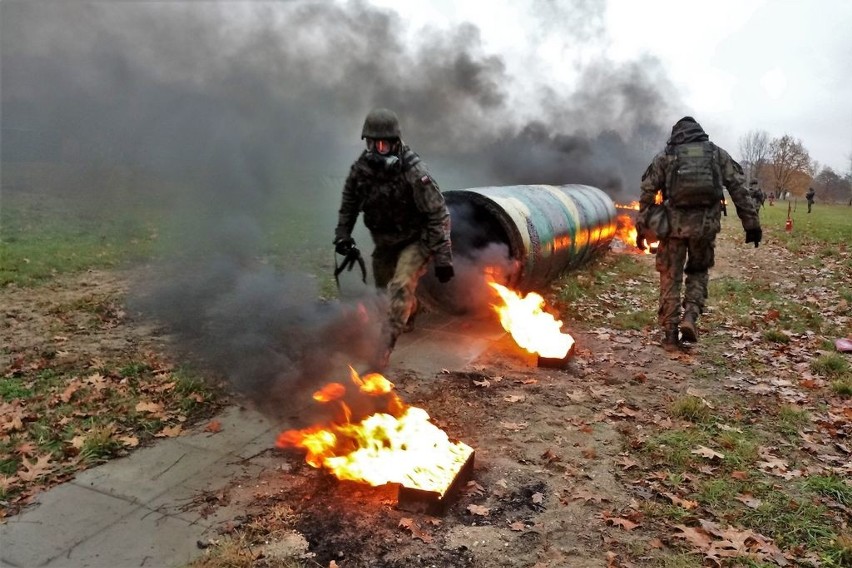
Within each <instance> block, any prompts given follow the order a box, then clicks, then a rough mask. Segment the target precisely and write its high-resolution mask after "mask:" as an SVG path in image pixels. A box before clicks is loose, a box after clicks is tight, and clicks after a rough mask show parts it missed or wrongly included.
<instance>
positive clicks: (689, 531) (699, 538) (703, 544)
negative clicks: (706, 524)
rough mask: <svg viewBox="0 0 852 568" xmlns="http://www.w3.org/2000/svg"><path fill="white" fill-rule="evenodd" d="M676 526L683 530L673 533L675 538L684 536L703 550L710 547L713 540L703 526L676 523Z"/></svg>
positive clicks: (683, 537)
mask: <svg viewBox="0 0 852 568" xmlns="http://www.w3.org/2000/svg"><path fill="white" fill-rule="evenodd" d="M674 528H676V529H678V530H679V531H681V532H680V533H677V534H675V535H673V536H674V538H682V539H684V540H685V541H687V542H688V543H689V544H691V545H692V546H694V547H696V548H698V549H699V550H701V551H702V552H703V551H705V550H707V549H708V548H710V544H711V543H712V542H713V539H712V538H710V535H709V534H708V533H707V531H705V530H704V529H702V528H696V527H688V526H686V525H675V527H674Z"/></svg>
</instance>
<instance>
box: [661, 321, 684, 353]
mask: <svg viewBox="0 0 852 568" xmlns="http://www.w3.org/2000/svg"><path fill="white" fill-rule="evenodd" d="M663 349H665V350H666V351H678V350H680V341H679V340H678V332H677V326H676V325H672V326H668V327H666V329H664V330H663Z"/></svg>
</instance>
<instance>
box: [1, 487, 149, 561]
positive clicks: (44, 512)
mask: <svg viewBox="0 0 852 568" xmlns="http://www.w3.org/2000/svg"><path fill="white" fill-rule="evenodd" d="M138 508H139V507H138V505H136V504H134V503H131V502H129V501H127V500H124V499H120V498H116V497H113V496H110V495H106V494H104V493H100V492H98V491H94V490H92V489H87V488H85V487H80V486H78V485H74V484H71V483H66V484H63V485H59V486H57V487H54V488H53V489H51V490H50V491H45V492H44V493H41V494H39V495H38V497H37V498H36V504H35V505H33V506H31V508H28V509H27V510H26V511H25V512H23V513H21V514H20V515H17V516H14V517H10V518H9V519H8V521H7V522H6V524H4V525H0V558H2V559H3V560H4V561H5V562H7V563H11V564H12V565H16V566H20V567H30V566H42V565H44V564H45V563H46V562H48V561H49V560H51V559H52V558H55V557H57V556H59V555H61V554H62V553H63V552H65V551H66V550H68V549H70V548H72V547H74V546H76V545H77V544H79V543H80V542H83V541H85V540H86V539H88V538H90V537H92V536H93V535H96V534H98V533H99V532H100V531H101V530H103V529H105V528H107V527H108V526H110V525H112V524H114V523H116V522H118V521H120V520H121V519H122V518H124V517H126V516H128V515H130V514H131V513H132V512H133V511H134V510H136V509H138ZM116 566H117V565H116Z"/></svg>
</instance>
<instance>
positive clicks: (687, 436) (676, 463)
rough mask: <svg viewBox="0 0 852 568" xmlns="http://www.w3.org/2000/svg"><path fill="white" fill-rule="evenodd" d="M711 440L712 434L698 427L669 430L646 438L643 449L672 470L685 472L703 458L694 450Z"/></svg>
mask: <svg viewBox="0 0 852 568" xmlns="http://www.w3.org/2000/svg"><path fill="white" fill-rule="evenodd" d="M709 441H710V436H709V435H708V434H707V433H706V432H704V431H702V430H698V429H696V428H690V429H684V430H669V431H666V432H661V433H660V434H657V435H656V436H651V437H650V438H648V439H647V440H645V443H644V445H643V448H642V451H643V452H644V453H646V454H647V455H648V456H649V457H650V458H651V459H652V460H654V461H655V462H657V463H663V464H666V466H667V467H668V468H669V469H671V470H672V471H674V472H683V471H684V470H686V469H688V468H690V467H691V466H692V465H693V464H695V463H698V461H699V460H700V459H701V458H698V457H697V456H695V455H693V454H692V450H694V449H695V448H696V447H697V446H699V445H707V443H708V442H709Z"/></svg>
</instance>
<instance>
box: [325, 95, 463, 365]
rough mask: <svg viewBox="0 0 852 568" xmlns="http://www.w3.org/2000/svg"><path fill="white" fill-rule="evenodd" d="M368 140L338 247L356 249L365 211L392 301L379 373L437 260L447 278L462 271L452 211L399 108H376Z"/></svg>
mask: <svg viewBox="0 0 852 568" xmlns="http://www.w3.org/2000/svg"><path fill="white" fill-rule="evenodd" d="M361 138H362V139H363V140H366V146H367V147H366V148H365V149H364V151H363V152H362V153H361V156H359V158H358V159H357V160H356V161H355V163H354V164H352V168H351V169H350V171H349V176H348V177H347V178H346V183H345V184H344V186H343V196H342V199H341V202H340V211H339V216H338V222H337V228H336V229H335V231H334V246H335V250H336V251H337V253H338V254H343V255H345V254H346V253H347V252H349V251H350V250H351V249H352V248H353V247H354V246H355V241H354V240H353V239H352V229H353V228H354V226H355V221H356V220H357V218H358V214H359V213H361V212H363V213H364V225H366V227H367V229H368V230H369V231H370V236H371V237H372V240H373V244H374V247H375V248H374V250H373V258H372V261H373V262H372V265H373V277H374V279H375V283H376V287H377V288H379V289H382V290H386V291H387V294H388V298H389V302H390V307H389V314H388V321H387V322H386V325H385V329H384V333H383V344H382V345H381V346H380V348H379V350H378V353H377V354H376V357H375V360H374V361H372V362H371V364H372V366H373V367H374V369H373V370H375V371H382V370H384V368H385V367H387V363H388V358H389V357H390V352H391V351H392V350H393V347H394V345H395V344H396V340H397V338H398V337H399V336H400V335H401V334H402V332H403V330H404V329H405V327H406V324H407V323H408V321H409V318H410V317H411V316H412V314H413V312H414V311H415V309H416V307H417V300H416V297H415V290H416V288H417V283H418V281H419V280H420V278H421V277H422V276H423V275H424V274H425V273H426V269H427V265H428V263H429V261H430V260H432V262H433V264H434V267H435V276H436V277H437V279H438V280H439V281H440V282H442V283H446V282H449V280H450V279H451V278H452V277H453V275H454V272H453V257H452V250H451V247H450V214H449V211H448V210H447V206H446V204H445V203H444V196H443V195H442V194H441V191H440V189H439V188H438V184H437V183H435V180H434V179H433V178H432V176H431V175H430V174H429V172H428V170H427V169H426V166H425V165H424V164H423V162H422V161H421V159H420V156H418V155H417V154H415V153H414V152H413V151H412V150H411V148H409V147H408V145H407V144H405V142H403V140H402V133H401V130H400V126H399V119H398V118H397V116H396V114H395V113H394V112H393V111H391V110H388V109H384V108H377V109H374V110H372V111H370V113H369V114H367V118H366V119H365V120H364V127H363V129H362V131H361Z"/></svg>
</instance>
